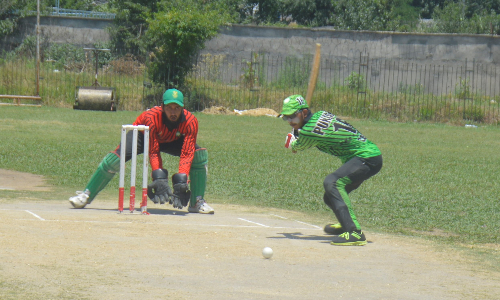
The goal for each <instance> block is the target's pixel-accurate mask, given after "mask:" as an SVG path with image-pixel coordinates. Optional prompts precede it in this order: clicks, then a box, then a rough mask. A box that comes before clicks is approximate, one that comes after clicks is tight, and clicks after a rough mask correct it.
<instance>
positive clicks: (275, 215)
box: [270, 214, 288, 220]
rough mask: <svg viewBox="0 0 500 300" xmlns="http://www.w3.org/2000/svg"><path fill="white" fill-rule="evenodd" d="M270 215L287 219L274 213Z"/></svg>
mask: <svg viewBox="0 0 500 300" xmlns="http://www.w3.org/2000/svg"><path fill="white" fill-rule="evenodd" d="M270 215H271V216H275V217H278V218H282V219H286V220H288V218H285V217H282V216H278V215H275V214H270Z"/></svg>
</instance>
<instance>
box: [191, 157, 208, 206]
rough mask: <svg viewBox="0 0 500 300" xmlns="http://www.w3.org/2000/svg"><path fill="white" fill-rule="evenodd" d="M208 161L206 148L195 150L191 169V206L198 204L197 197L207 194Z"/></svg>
mask: <svg viewBox="0 0 500 300" xmlns="http://www.w3.org/2000/svg"><path fill="white" fill-rule="evenodd" d="M207 163H208V152H207V149H205V148H199V149H196V150H195V151H194V158H193V162H192V163H191V171H189V178H190V180H191V183H190V189H191V199H190V204H189V205H190V206H191V207H193V206H195V204H196V199H198V198H201V199H203V197H204V196H205V188H206V187H207Z"/></svg>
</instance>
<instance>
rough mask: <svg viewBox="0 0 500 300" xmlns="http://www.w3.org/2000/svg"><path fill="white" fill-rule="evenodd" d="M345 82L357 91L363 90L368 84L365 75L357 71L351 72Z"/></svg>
mask: <svg viewBox="0 0 500 300" xmlns="http://www.w3.org/2000/svg"><path fill="white" fill-rule="evenodd" d="M344 83H345V85H346V86H347V87H348V88H349V89H351V90H356V91H362V90H363V89H364V88H365V86H366V80H365V76H364V75H363V74H358V73H356V72H352V73H351V74H349V76H347V78H346V79H345V80H344Z"/></svg>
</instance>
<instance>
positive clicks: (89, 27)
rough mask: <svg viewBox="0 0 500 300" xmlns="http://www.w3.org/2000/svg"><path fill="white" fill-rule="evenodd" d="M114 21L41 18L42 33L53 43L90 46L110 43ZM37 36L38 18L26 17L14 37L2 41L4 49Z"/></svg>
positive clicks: (1, 44)
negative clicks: (27, 37)
mask: <svg viewBox="0 0 500 300" xmlns="http://www.w3.org/2000/svg"><path fill="white" fill-rule="evenodd" d="M112 25H113V20H105V19H82V18H75V17H56V16H53V17H40V32H41V34H42V35H44V36H46V37H48V39H49V41H50V42H53V43H69V44H75V45H82V46H90V45H92V44H94V43H96V42H102V41H109V38H110V37H109V34H108V32H107V31H106V28H107V27H109V26H112ZM35 34H36V17H26V18H24V19H22V20H21V21H20V23H19V26H18V29H17V30H16V32H15V33H14V34H12V35H9V36H6V37H4V38H2V39H1V40H0V46H1V47H2V48H8V49H12V48H15V47H17V46H18V45H19V44H21V43H22V41H23V39H24V37H25V36H27V35H35Z"/></svg>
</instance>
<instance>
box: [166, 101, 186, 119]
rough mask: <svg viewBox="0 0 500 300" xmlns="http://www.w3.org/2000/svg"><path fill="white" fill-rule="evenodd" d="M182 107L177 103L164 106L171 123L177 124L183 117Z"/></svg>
mask: <svg viewBox="0 0 500 300" xmlns="http://www.w3.org/2000/svg"><path fill="white" fill-rule="evenodd" d="M182 109H183V108H182V107H181V106H180V105H179V104H177V103H170V104H167V105H163V112H165V115H166V116H167V118H168V120H169V121H171V122H176V121H177V120H179V118H180V117H181V113H182Z"/></svg>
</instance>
